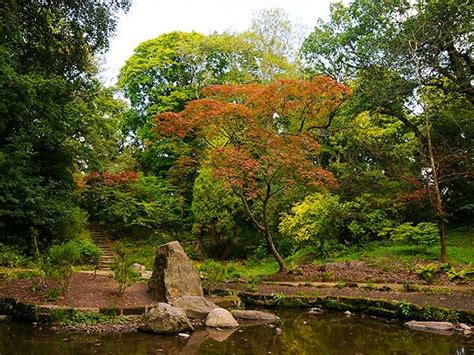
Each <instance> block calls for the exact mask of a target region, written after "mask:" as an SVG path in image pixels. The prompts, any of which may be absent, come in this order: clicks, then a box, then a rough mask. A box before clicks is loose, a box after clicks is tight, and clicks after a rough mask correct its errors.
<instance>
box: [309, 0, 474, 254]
mask: <svg viewBox="0 0 474 355" xmlns="http://www.w3.org/2000/svg"><path fill="white" fill-rule="evenodd" d="M472 19H473V15H472V11H471V10H470V6H469V4H468V2H466V1H460V0H454V1H449V2H445V1H439V0H435V1H424V0H420V1H417V2H414V3H412V2H409V1H405V0H391V1H382V0H377V1H372V2H368V1H364V0H356V1H353V2H352V3H351V4H350V5H349V6H344V5H343V4H342V3H338V4H335V5H333V7H332V8H331V19H330V21H329V22H327V23H324V22H322V21H320V22H319V23H318V25H317V26H316V28H315V30H314V32H313V33H312V34H311V35H310V36H309V37H308V38H307V40H306V41H305V43H304V44H303V47H302V53H303V57H304V59H305V60H306V61H307V64H308V66H309V68H310V70H311V71H316V72H319V73H325V74H329V75H331V76H332V77H334V78H338V79H342V80H351V81H352V82H353V83H354V95H353V101H352V103H353V110H354V115H356V114H358V113H360V112H363V111H370V112H372V113H379V114H384V115H389V116H392V117H395V118H397V119H398V120H400V121H401V122H402V123H403V124H404V125H405V126H406V127H407V128H408V129H410V130H411V131H412V132H413V133H414V134H415V136H416V137H417V140H418V143H419V146H420V147H421V149H420V152H419V157H421V159H422V162H423V166H422V167H421V168H420V170H419V171H418V176H419V178H420V180H422V181H423V183H424V184H425V185H426V186H427V189H426V191H429V192H430V194H431V199H432V206H433V211H434V214H435V215H436V218H437V220H438V224H439V230H440V242H441V243H440V244H441V253H440V259H441V260H442V261H445V260H446V232H445V223H446V221H447V218H448V214H447V213H446V207H445V201H444V200H445V199H444V196H443V195H445V194H446V192H447V191H448V186H447V185H446V184H445V182H443V179H442V178H441V175H440V174H442V173H441V171H442V170H444V171H445V174H446V173H447V172H446V169H445V167H446V162H448V161H450V159H449V158H448V156H447V155H446V154H445V153H447V152H449V151H455V152H461V151H463V148H461V147H465V143H464V142H463V141H464V139H465V140H466V142H467V141H468V140H469V139H471V140H472V138H469V137H466V134H465V133H466V132H463V131H462V130H460V129H455V130H454V131H456V132H454V131H451V132H450V133H451V134H453V135H454V136H458V137H460V136H464V138H463V139H461V140H459V139H449V140H448V141H451V142H452V143H455V144H458V143H461V145H460V146H456V145H454V146H450V147H449V149H446V148H447V147H446V146H437V145H436V141H434V140H433V137H434V136H435V135H437V134H436V132H434V128H435V127H436V126H437V125H438V122H437V121H440V120H442V117H441V116H440V113H441V112H446V109H447V108H448V107H450V106H451V107H452V102H453V100H454V101H455V102H458V104H459V103H460V102H463V104H461V105H468V106H469V107H471V110H472V102H473V97H474V96H473V93H474V91H473V87H472V82H471V78H472V75H473V70H474V67H473V66H472V41H471V40H470V39H469V38H470V34H472V29H471V25H470V24H471V23H472ZM433 90H438V91H439V92H440V93H442V97H443V99H442V100H438V101H437V102H436V104H435V102H433V101H431V99H429V95H427V93H428V92H432V91H433ZM438 96H439V95H438ZM456 110H457V109H456ZM456 126H457V127H458V128H459V127H460V126H459V125H458V124H456ZM445 142H447V141H445ZM468 150H470V149H468ZM448 155H449V154H448ZM457 157H458V158H461V159H462V160H463V161H464V163H462V164H458V169H457V170H455V171H450V172H449V173H447V174H446V176H449V178H450V180H451V181H452V179H453V177H457V178H458V179H466V178H469V176H471V177H472V174H470V173H469V171H470V170H469V169H470V167H471V166H472V164H471V163H469V159H466V156H465V155H464V156H462V155H459V154H458V155H457ZM448 165H451V164H448ZM451 166H452V165H451ZM460 166H462V169H459V168H460ZM453 186H454V185H453V184H452V183H451V188H452V187H453Z"/></svg>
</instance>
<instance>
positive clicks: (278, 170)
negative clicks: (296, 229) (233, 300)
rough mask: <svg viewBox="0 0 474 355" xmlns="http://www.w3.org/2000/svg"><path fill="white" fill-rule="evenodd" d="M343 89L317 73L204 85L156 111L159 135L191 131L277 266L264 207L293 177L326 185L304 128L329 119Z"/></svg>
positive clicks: (329, 180) (312, 184)
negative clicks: (189, 97) (178, 107)
mask: <svg viewBox="0 0 474 355" xmlns="http://www.w3.org/2000/svg"><path fill="white" fill-rule="evenodd" d="M348 93H349V90H348V89H347V88H345V87H343V86H342V85H340V84H338V83H337V82H335V81H333V80H330V79H328V78H324V77H317V78H315V79H314V80H313V81H298V80H280V81H276V82H274V83H273V84H270V85H235V86H227V85H223V86H222V85H220V86H211V87H209V88H207V89H206V90H205V91H204V94H205V95H206V96H207V98H204V99H200V100H194V101H192V102H190V103H189V104H188V105H187V106H186V107H185V109H184V110H183V111H181V112H179V113H174V112H166V113H163V114H161V115H158V116H157V117H156V131H157V132H158V134H159V135H164V136H172V137H175V139H181V140H182V139H186V138H187V137H192V138H194V139H196V140H197V141H199V142H200V143H201V146H202V147H203V149H202V157H205V158H206V160H208V161H209V166H210V167H211V169H212V171H213V174H214V176H216V177H218V178H219V179H221V180H222V181H223V183H224V186H225V187H226V188H227V189H228V190H229V191H232V193H233V194H234V195H235V196H237V197H238V198H239V199H240V201H241V202H242V205H243V209H244V211H245V213H246V214H247V215H248V217H249V218H250V220H251V221H252V223H253V224H254V226H255V228H256V229H257V230H258V231H259V233H261V235H262V236H263V237H264V238H265V240H266V242H267V245H268V248H269V250H270V252H271V254H272V255H273V257H274V258H275V259H276V261H277V262H278V264H279V266H280V271H284V270H285V264H284V261H283V259H282V257H281V256H280V254H279V252H278V250H277V249H276V247H275V244H274V240H273V239H274V238H273V235H272V233H273V231H272V228H274V226H272V225H271V223H270V219H269V214H270V211H271V208H272V204H273V201H274V199H275V198H274V197H275V196H276V195H278V194H282V193H290V191H291V190H292V189H293V188H294V187H295V186H296V185H298V184H303V185H305V186H308V188H313V189H314V188H321V189H326V188H329V187H331V186H334V185H335V181H334V178H333V176H332V174H331V173H330V172H329V171H327V170H325V169H323V168H321V167H320V166H318V165H317V164H316V157H317V155H318V154H319V147H320V146H319V144H318V143H317V141H316V140H315V139H314V137H313V136H312V135H311V134H310V133H309V132H308V131H310V130H311V129H314V127H318V126H319V125H320V124H323V125H324V124H326V123H327V120H329V119H331V117H332V116H333V115H334V112H335V111H336V110H337V108H338V107H339V105H340V104H341V102H342V101H343V100H344V99H345V97H346V96H347V95H348Z"/></svg>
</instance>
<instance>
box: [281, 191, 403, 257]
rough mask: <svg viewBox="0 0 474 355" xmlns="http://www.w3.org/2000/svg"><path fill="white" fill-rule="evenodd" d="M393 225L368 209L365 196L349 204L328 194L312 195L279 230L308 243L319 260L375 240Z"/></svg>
mask: <svg viewBox="0 0 474 355" xmlns="http://www.w3.org/2000/svg"><path fill="white" fill-rule="evenodd" d="M393 224H394V222H393V221H391V220H390V219H389V218H388V215H387V213H386V212H385V211H384V210H382V209H379V208H377V207H374V206H371V204H370V202H369V200H368V199H366V198H365V196H361V197H359V198H357V199H356V200H355V201H350V202H348V201H341V200H340V198H339V197H338V196H335V195H331V194H314V195H310V196H308V197H306V198H305V199H304V200H303V201H302V202H300V203H298V204H296V205H294V206H293V207H292V209H291V213H289V214H286V215H284V216H283V218H282V221H281V223H280V225H279V230H280V232H281V233H282V234H284V235H286V236H289V237H291V238H293V239H294V240H297V241H300V242H306V245H307V242H309V243H311V244H312V245H313V246H314V247H315V250H316V251H317V254H318V255H317V256H319V257H322V256H331V255H334V253H337V252H338V251H340V249H341V248H342V247H344V246H346V245H357V244H363V243H366V242H369V241H371V240H375V239H377V238H379V233H380V231H382V230H383V229H384V228H389V227H391V226H392V225H393Z"/></svg>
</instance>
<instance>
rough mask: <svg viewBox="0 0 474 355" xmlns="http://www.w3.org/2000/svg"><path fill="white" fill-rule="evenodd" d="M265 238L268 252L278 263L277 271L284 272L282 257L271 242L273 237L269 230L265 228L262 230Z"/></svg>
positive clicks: (284, 266)
mask: <svg viewBox="0 0 474 355" xmlns="http://www.w3.org/2000/svg"><path fill="white" fill-rule="evenodd" d="M264 235H265V239H266V240H267V244H268V247H269V248H270V252H271V253H272V255H273V257H274V258H275V260H276V261H277V263H278V267H279V270H278V271H279V272H285V271H286V265H285V262H284V261H283V258H282V257H281V255H280V253H279V252H278V250H277V249H276V247H275V244H274V243H273V237H272V235H271V234H270V231H268V230H266V231H264Z"/></svg>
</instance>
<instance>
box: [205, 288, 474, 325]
mask: <svg viewBox="0 0 474 355" xmlns="http://www.w3.org/2000/svg"><path fill="white" fill-rule="evenodd" d="M214 292H215V293H217V294H220V295H234V296H238V297H239V298H240V299H241V300H242V302H243V303H244V304H245V305H247V306H255V305H257V306H266V307H306V308H310V307H322V308H325V309H331V310H338V311H346V310H349V311H353V312H362V313H366V314H371V315H375V316H381V317H388V318H396V319H400V320H407V319H416V320H433V321H443V320H449V321H455V322H456V321H459V322H465V323H470V324H474V296H473V295H471V294H427V293H424V292H393V291H373V290H372V291H371V290H362V289H354V288H350V287H348V288H316V287H311V286H298V287H294V286H283V285H276V284H270V285H269V284H261V285H257V286H256V290H253V291H249V290H248V288H247V287H246V286H245V285H243V284H230V283H229V284H220V285H218V286H217V287H216V288H215V289H214Z"/></svg>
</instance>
